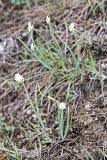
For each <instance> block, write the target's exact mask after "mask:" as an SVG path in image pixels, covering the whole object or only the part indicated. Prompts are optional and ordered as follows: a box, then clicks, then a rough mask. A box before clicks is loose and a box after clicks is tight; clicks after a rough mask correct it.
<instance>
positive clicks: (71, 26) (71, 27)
mask: <svg viewBox="0 0 107 160" xmlns="http://www.w3.org/2000/svg"><path fill="white" fill-rule="evenodd" d="M74 26H75V24H74V23H70V25H69V31H70V32H74V30H75V28H74Z"/></svg>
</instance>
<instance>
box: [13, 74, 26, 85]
mask: <svg viewBox="0 0 107 160" xmlns="http://www.w3.org/2000/svg"><path fill="white" fill-rule="evenodd" d="M14 80H15V81H16V82H18V83H22V82H24V78H23V77H22V76H21V75H20V74H19V73H16V74H15V76H14Z"/></svg>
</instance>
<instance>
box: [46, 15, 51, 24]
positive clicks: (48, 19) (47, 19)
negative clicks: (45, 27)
mask: <svg viewBox="0 0 107 160" xmlns="http://www.w3.org/2000/svg"><path fill="white" fill-rule="evenodd" d="M46 22H47V24H50V22H51V19H50V17H49V16H46Z"/></svg>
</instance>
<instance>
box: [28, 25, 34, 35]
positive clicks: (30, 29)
mask: <svg viewBox="0 0 107 160" xmlns="http://www.w3.org/2000/svg"><path fill="white" fill-rule="evenodd" d="M28 31H29V32H30V33H31V32H32V31H33V25H31V22H28Z"/></svg>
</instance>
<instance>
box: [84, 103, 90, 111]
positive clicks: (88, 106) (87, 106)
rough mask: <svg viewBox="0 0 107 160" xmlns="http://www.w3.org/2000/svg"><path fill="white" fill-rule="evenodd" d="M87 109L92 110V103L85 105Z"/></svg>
mask: <svg viewBox="0 0 107 160" xmlns="http://www.w3.org/2000/svg"><path fill="white" fill-rule="evenodd" d="M85 109H86V110H87V111H90V110H91V105H90V104H89V103H88V104H87V105H85Z"/></svg>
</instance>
